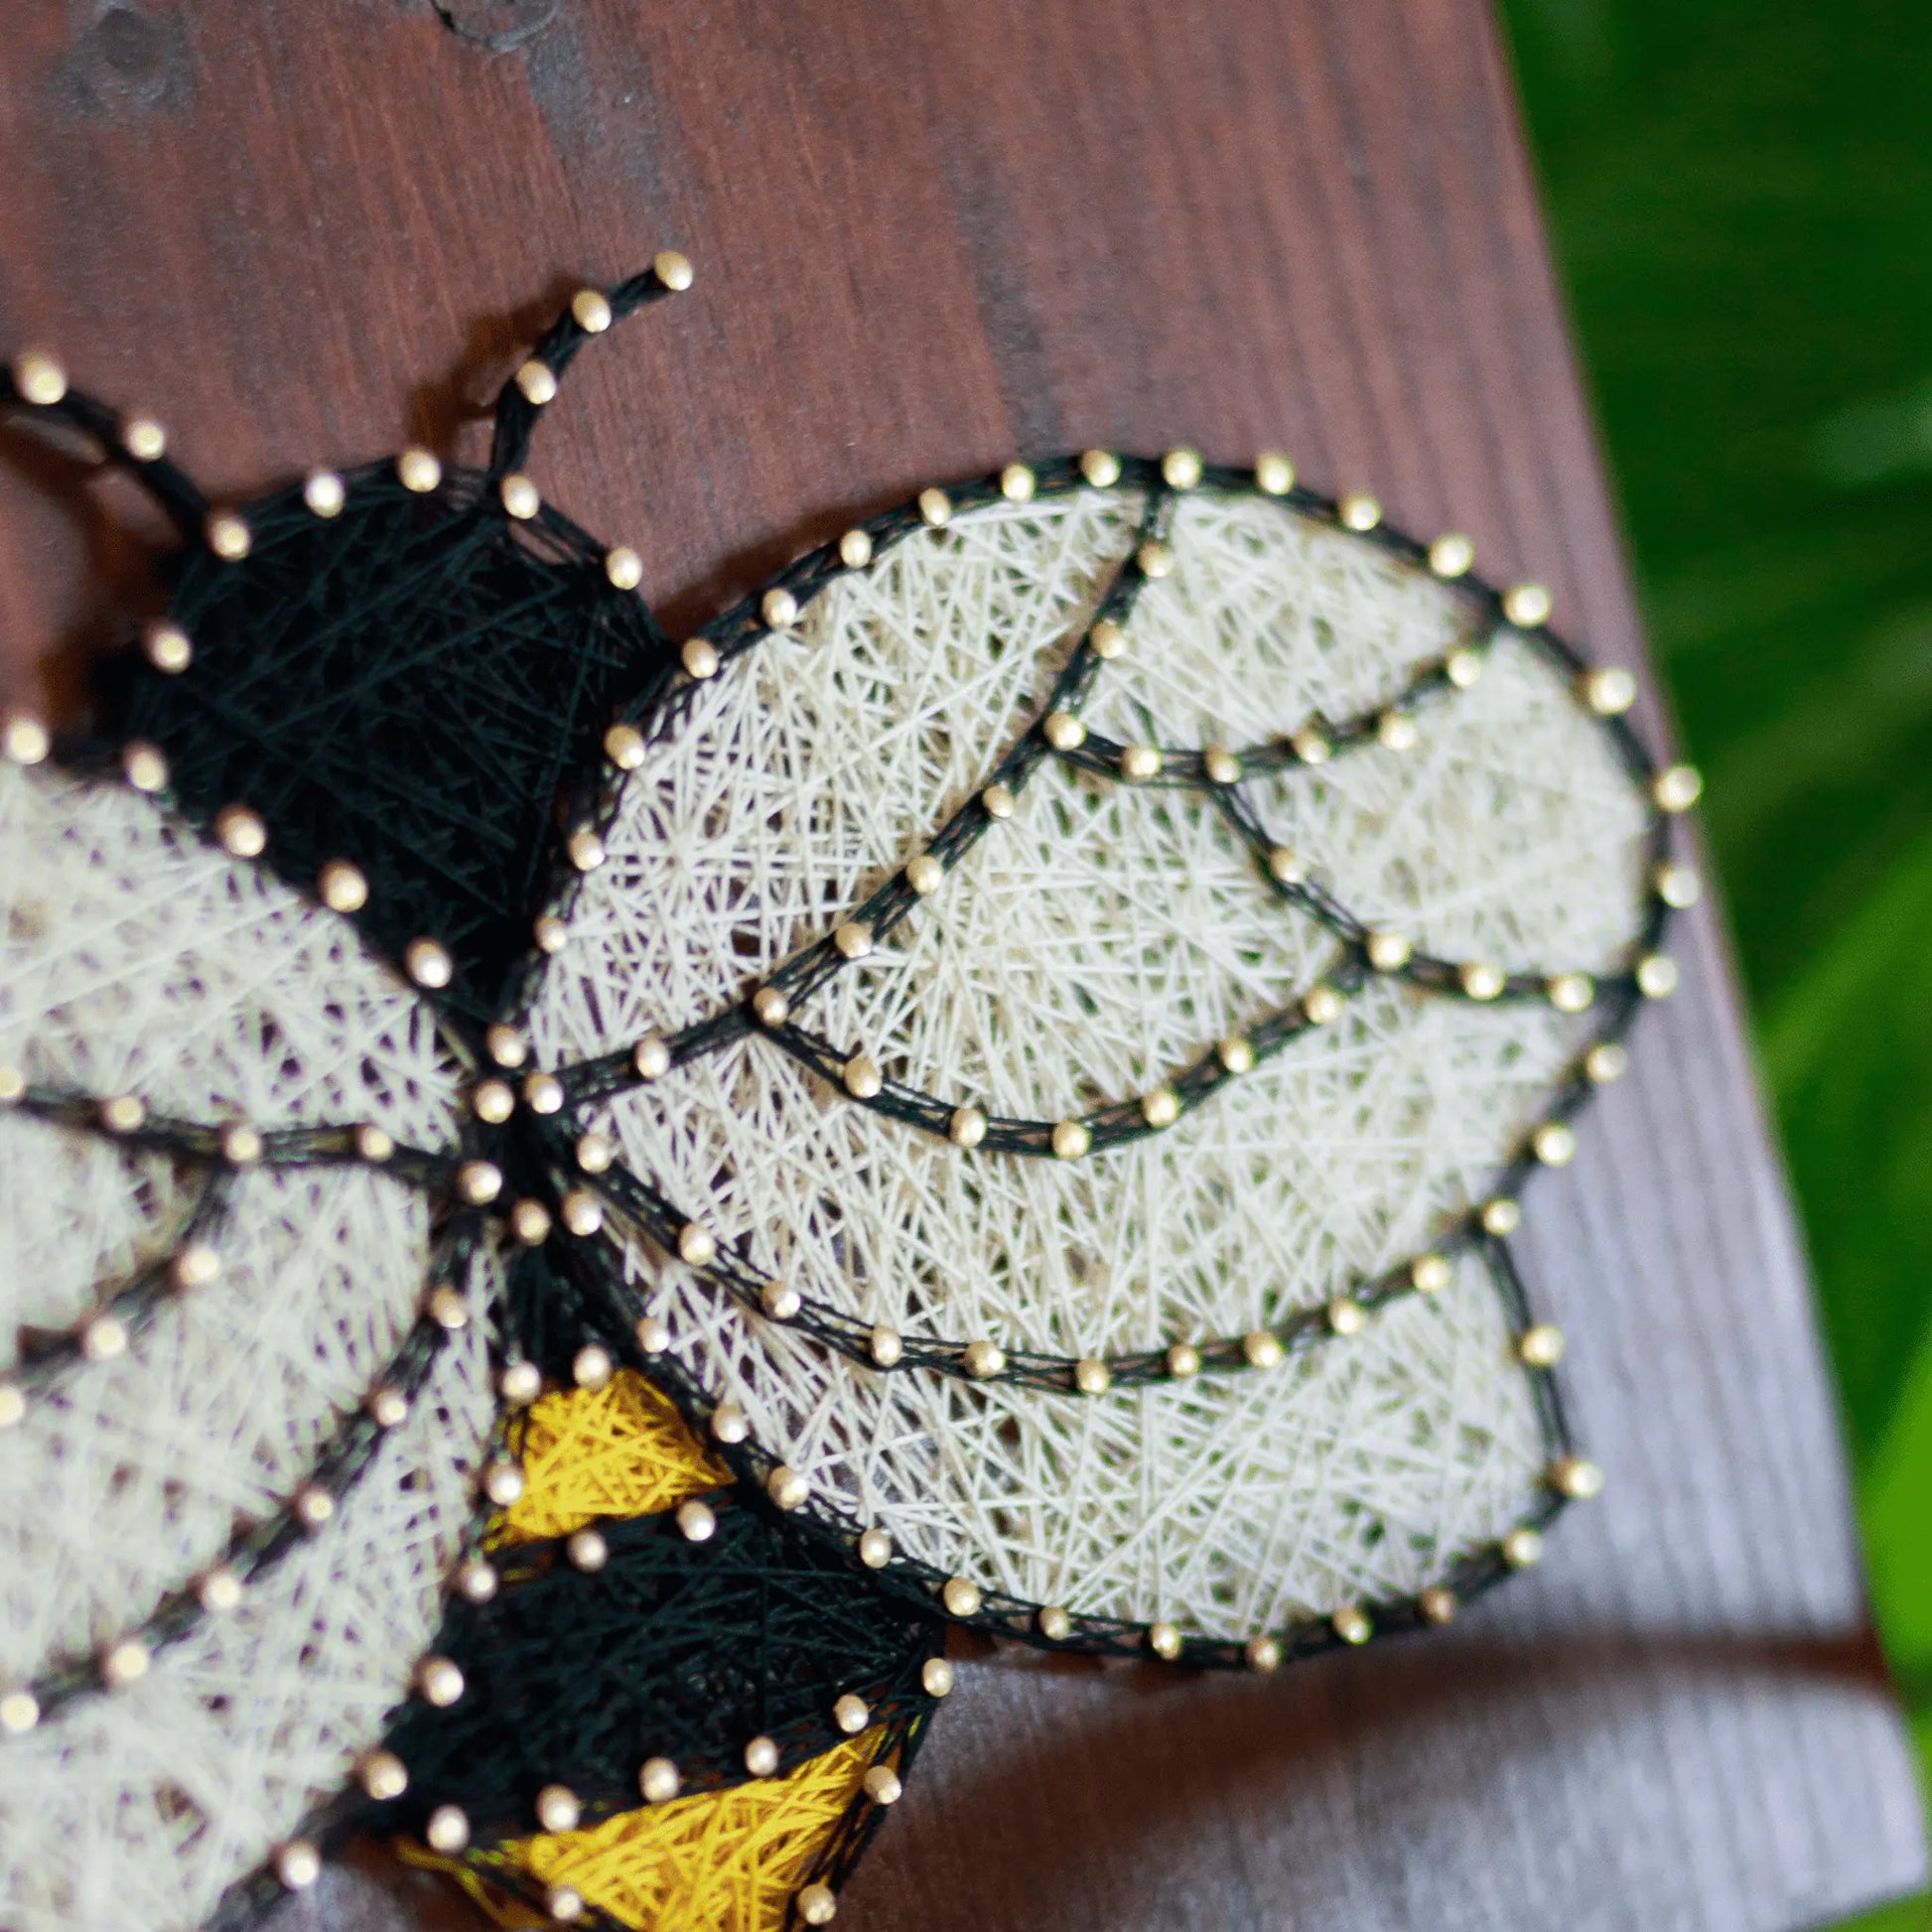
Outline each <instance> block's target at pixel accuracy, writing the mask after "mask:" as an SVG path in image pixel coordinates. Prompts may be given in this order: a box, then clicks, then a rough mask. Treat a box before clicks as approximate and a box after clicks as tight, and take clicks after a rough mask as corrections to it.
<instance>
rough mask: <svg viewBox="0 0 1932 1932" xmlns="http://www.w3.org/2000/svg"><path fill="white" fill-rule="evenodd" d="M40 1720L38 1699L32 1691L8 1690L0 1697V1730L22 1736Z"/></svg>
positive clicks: (11, 1734) (11, 1735)
mask: <svg viewBox="0 0 1932 1932" xmlns="http://www.w3.org/2000/svg"><path fill="white" fill-rule="evenodd" d="M40 1721H41V1705H40V1699H39V1698H37V1697H36V1696H35V1695H34V1694H33V1692H32V1691H9V1692H7V1694H6V1695H5V1696H4V1697H0V1730H4V1731H5V1732H6V1733H7V1735H8V1736H9V1737H24V1736H26V1734H27V1733H28V1732H29V1731H30V1730H32V1729H33V1727H34V1726H35V1725H37V1724H39V1723H40Z"/></svg>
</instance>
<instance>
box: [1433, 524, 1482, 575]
mask: <svg viewBox="0 0 1932 1932" xmlns="http://www.w3.org/2000/svg"><path fill="white" fill-rule="evenodd" d="M1475 560H1476V547H1475V545H1474V544H1473V543H1471V542H1470V541H1469V539H1468V538H1467V537H1465V536H1464V535H1463V534H1462V532H1461V531H1460V530H1450V531H1448V532H1447V533H1446V534H1445V535H1443V536H1440V537H1438V538H1437V539H1436V541H1435V542H1434V543H1432V544H1431V545H1430V546H1429V568H1430V569H1431V570H1432V571H1434V572H1435V574H1436V575H1437V576H1438V577H1442V578H1452V577H1461V576H1464V575H1466V574H1467V572H1468V570H1469V568H1470V566H1471V565H1473V564H1474V562H1475Z"/></svg>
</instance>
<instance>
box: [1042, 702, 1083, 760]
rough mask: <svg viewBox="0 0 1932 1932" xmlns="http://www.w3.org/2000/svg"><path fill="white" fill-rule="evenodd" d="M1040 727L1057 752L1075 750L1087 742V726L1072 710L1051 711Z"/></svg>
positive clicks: (1048, 742)
mask: <svg viewBox="0 0 1932 1932" xmlns="http://www.w3.org/2000/svg"><path fill="white" fill-rule="evenodd" d="M1040 729H1041V730H1042V731H1043V732H1044V733H1045V734H1046V742H1047V744H1049V745H1050V746H1052V748H1053V749H1054V751H1056V752H1075V751H1078V750H1079V748H1080V747H1081V746H1082V745H1084V744H1085V743H1086V742H1087V728H1086V726H1085V725H1084V724H1083V723H1082V722H1081V721H1080V719H1078V718H1077V717H1075V716H1074V714H1073V713H1072V712H1070V711H1049V712H1048V713H1047V714H1046V717H1045V720H1044V722H1043V723H1042V724H1041V726H1040Z"/></svg>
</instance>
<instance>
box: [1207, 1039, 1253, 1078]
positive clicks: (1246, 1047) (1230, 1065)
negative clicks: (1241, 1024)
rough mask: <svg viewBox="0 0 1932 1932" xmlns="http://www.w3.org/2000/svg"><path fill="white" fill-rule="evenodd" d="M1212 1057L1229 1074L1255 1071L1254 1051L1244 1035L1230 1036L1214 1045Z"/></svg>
mask: <svg viewBox="0 0 1932 1932" xmlns="http://www.w3.org/2000/svg"><path fill="white" fill-rule="evenodd" d="M1214 1055H1215V1057H1216V1058H1217V1059H1218V1060H1219V1061H1220V1062H1221V1064H1222V1065H1223V1066H1224V1067H1226V1068H1227V1070H1228V1071H1229V1072H1230V1073H1252V1072H1253V1071H1254V1070H1255V1049H1254V1047H1253V1045H1252V1044H1251V1043H1250V1041H1249V1039H1248V1036H1247V1035H1246V1034H1230V1035H1228V1036H1227V1038H1226V1039H1223V1040H1221V1041H1219V1042H1218V1043H1217V1044H1216V1045H1215V1048H1214Z"/></svg>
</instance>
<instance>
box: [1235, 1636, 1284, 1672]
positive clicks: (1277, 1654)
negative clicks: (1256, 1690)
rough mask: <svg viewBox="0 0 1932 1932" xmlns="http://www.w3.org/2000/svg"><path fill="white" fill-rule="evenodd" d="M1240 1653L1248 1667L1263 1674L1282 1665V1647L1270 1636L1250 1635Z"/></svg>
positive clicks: (1278, 1668)
mask: <svg viewBox="0 0 1932 1932" xmlns="http://www.w3.org/2000/svg"><path fill="white" fill-rule="evenodd" d="M1242 1654H1243V1655H1244V1656H1245V1657H1246V1658H1247V1660H1248V1668H1249V1669H1250V1670H1251V1671H1259V1672H1260V1673H1261V1674H1262V1675H1264V1676H1265V1675H1267V1673H1268V1672H1270V1671H1277V1670H1280V1669H1281V1667H1282V1647H1281V1645H1280V1644H1279V1643H1277V1642H1276V1641H1275V1639H1274V1638H1273V1637H1270V1636H1259V1637H1250V1638H1249V1639H1248V1642H1247V1646H1246V1648H1245V1650H1244V1651H1243V1653H1242Z"/></svg>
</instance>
